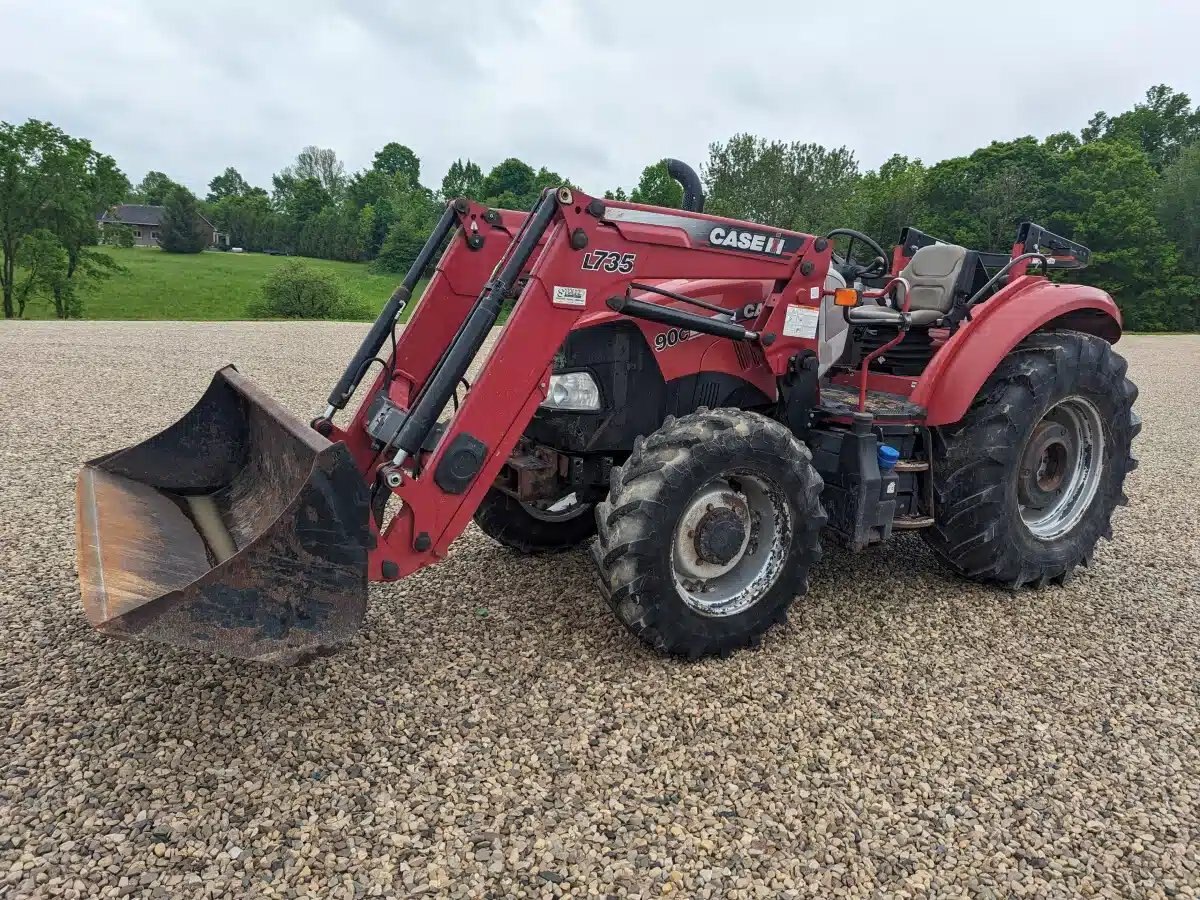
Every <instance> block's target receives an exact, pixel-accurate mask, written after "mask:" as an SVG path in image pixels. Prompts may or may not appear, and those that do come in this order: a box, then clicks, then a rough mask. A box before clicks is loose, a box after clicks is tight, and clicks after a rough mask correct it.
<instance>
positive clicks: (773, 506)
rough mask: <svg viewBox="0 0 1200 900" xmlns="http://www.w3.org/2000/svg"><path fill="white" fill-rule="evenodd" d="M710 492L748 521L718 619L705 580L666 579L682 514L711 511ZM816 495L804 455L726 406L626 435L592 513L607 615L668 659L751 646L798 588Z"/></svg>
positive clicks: (812, 555) (777, 432) (786, 437)
mask: <svg viewBox="0 0 1200 900" xmlns="http://www.w3.org/2000/svg"><path fill="white" fill-rule="evenodd" d="M714 485H717V486H718V487H717V488H715V489H716V490H720V491H726V492H727V496H729V497H731V498H732V500H733V502H734V503H735V505H736V503H737V502H742V501H744V502H745V504H746V505H745V509H746V516H745V519H743V521H747V520H748V521H749V523H750V524H749V525H748V526H747V527H746V528H745V529H744V531H743V532H742V537H741V538H738V539H737V540H741V541H742V544H741V546H742V550H741V554H742V555H740V556H736V560H737V561H736V562H735V563H734V564H733V565H734V569H733V570H732V571H731V572H730V573H729V576H730V578H731V579H734V575H735V573H737V572H738V571H739V569H738V567H740V566H742V565H743V563H745V564H746V565H747V566H748V567H749V568H747V569H746V570H745V571H746V572H747V573H748V574H744V575H740V576H738V577H740V578H741V579H743V581H744V585H743V586H742V587H740V588H739V587H738V585H739V584H742V582H740V581H737V580H731V581H730V582H728V583H729V584H731V585H732V587H730V588H729V589H728V590H730V591H731V594H730V597H731V599H730V601H729V604H728V605H727V606H726V607H721V608H720V611H714V610H716V609H717V607H716V606H714V607H706V606H705V605H704V601H703V597H704V593H703V592H704V591H705V590H707V589H708V588H707V587H705V585H707V584H709V583H712V582H698V581H689V580H688V579H687V578H683V579H682V581H681V580H680V576H679V575H678V573H677V571H676V565H677V561H678V560H679V556H678V553H679V550H678V547H677V539H679V537H680V535H681V534H683V533H684V531H683V529H685V528H686V527H687V524H688V520H687V519H686V516H688V515H693V516H694V515H696V513H695V512H694V510H696V509H698V508H699V509H701V510H702V509H704V508H707V509H709V510H710V511H711V510H712V507H711V506H708V507H704V506H703V498H705V497H707V496H708V495H707V494H706V493H705V492H706V491H712V490H714ZM722 486H723V487H722ZM821 488H822V482H821V478H820V476H819V475H818V474H817V472H816V470H814V469H813V467H812V462H811V456H810V454H809V451H808V448H806V447H805V446H804V445H803V444H802V443H800V442H799V441H798V440H797V439H796V438H795V437H794V436H793V435H792V434H791V432H790V431H788V430H787V429H786V428H784V427H783V426H782V425H780V424H779V423H778V422H775V421H773V420H771V419H768V418H766V417H765V416H761V415H758V414H757V413H751V412H745V411H742V410H737V409H718V410H712V411H709V410H703V409H702V410H699V411H697V412H695V413H693V414H691V415H688V416H684V417H682V418H680V419H675V418H674V417H670V416H668V417H667V419H666V421H665V422H664V423H663V426H662V427H661V428H660V429H659V430H658V431H656V432H655V433H654V434H652V435H650V436H649V437H648V438H645V439H642V438H638V440H637V442H636V443H635V444H634V450H633V453H632V455H631V456H630V457H629V459H628V460H627V461H626V463H625V465H624V466H622V467H620V468H619V469H618V468H614V469H613V471H612V476H611V481H610V489H609V495H608V499H607V500H606V501H605V502H603V503H600V504H599V505H597V507H596V520H597V524H598V535H597V539H596V543H595V545H594V546H593V556H594V557H595V560H596V564H597V567H598V568H599V571H600V579H601V586H602V589H603V591H604V593H605V594H606V595H607V596H608V600H609V604H610V605H611V607H612V609H613V611H614V613H616V615H617V618H619V619H620V620H621V621H622V622H623V623H624V624H625V626H626V627H627V628H628V629H629V630H630V631H632V632H633V633H634V634H635V635H636V636H637V637H638V638H639V639H640V640H642V641H643V642H645V643H646V644H649V645H650V646H651V647H653V648H654V649H656V650H658V651H660V652H663V653H669V654H672V655H678V656H686V657H689V658H697V657H701V656H709V655H722V656H724V655H727V654H729V653H731V652H732V651H734V650H737V649H739V648H742V647H754V646H757V645H758V643H759V642H760V640H761V639H762V635H763V634H764V632H766V630H767V629H768V628H770V627H771V626H772V625H774V624H775V623H776V622H780V621H783V620H784V618H785V617H786V614H787V609H788V607H789V606H790V605H791V603H792V600H793V599H794V598H795V597H796V596H798V595H802V594H804V593H805V592H806V590H807V589H808V573H809V569H810V567H811V566H812V565H813V563H815V562H816V561H817V560H818V559H819V558H820V555H821V545H820V538H819V535H820V531H821V528H822V527H823V526H824V524H825V520H826V517H825V513H824V510H823V509H822V508H821V502H820V496H821ZM698 496H699V497H701V498H702V499H701V500H700V501H699V502H700V503H701V506H700V507H697V505H696V504H697V502H698V501H697V500H696V498H697V497H698ZM739 497H740V498H741V501H739V500H738V498H739ZM748 497H750V498H752V499H753V503H752V502H751V500H748V499H746V498H748ZM754 503H757V504H758V506H757V507H755V506H754V505H753V504H754ZM764 504H767V505H768V506H767V508H769V509H770V510H771V511H772V512H771V514H770V515H769V516H768V518H769V524H764V523H763V522H762V519H763V518H764V517H763V516H762V515H760V514H759V513H758V512H755V511H754V510H755V509H757V508H762V507H763V506H764ZM722 512H723V510H722ZM681 520H682V521H681ZM739 527H740V526H739ZM700 530H701V529H700V528H699V527H697V528H696V529H694V530H689V531H688V532H687V533H688V534H689V535H691V534H695V533H698V532H699V531H700ZM688 540H692V538H688ZM694 540H695V541H699V538H695V539H694ZM734 543H736V541H735V542H734ZM696 546H697V547H699V544H698V543H697V544H696ZM697 552H699V550H697ZM747 554H749V555H747ZM756 554H758V556H755V555H756ZM762 554H769V555H768V556H763V555H762ZM698 564H699V565H709V563H708V562H702V563H698ZM723 564H726V565H727V564H728V561H727V560H726V561H725V562H724V563H723ZM722 577H724V576H722ZM682 585H690V587H691V589H689V587H686V586H682ZM693 589H694V590H698V591H699V592H700V593H699V594H694V593H693V592H692V590H693ZM697 597H700V598H701V599H700V600H697Z"/></svg>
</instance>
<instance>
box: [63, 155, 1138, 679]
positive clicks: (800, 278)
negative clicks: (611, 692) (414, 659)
mask: <svg viewBox="0 0 1200 900" xmlns="http://www.w3.org/2000/svg"><path fill="white" fill-rule="evenodd" d="M670 168H671V171H672V174H674V175H675V177H677V178H678V179H679V180H680V181H681V182H682V183H683V184H684V187H685V209H683V210H675V209H661V208H654V207H647V206H642V205H639V204H633V203H624V202H616V201H605V200H600V199H598V198H593V197H589V196H587V195H584V194H582V193H580V192H578V191H575V190H573V189H570V188H566V187H563V188H558V189H556V190H547V191H546V192H545V193H544V194H543V195H542V196H541V198H540V199H539V201H538V203H537V204H536V206H535V207H534V209H533V210H532V211H531V212H529V213H520V212H513V211H507V210H496V209H489V208H486V207H484V206H482V205H480V204H478V203H475V202H473V201H471V200H467V199H458V200H455V201H453V202H451V203H449V204H447V206H446V208H445V210H444V212H443V214H442V216H441V218H440V220H439V222H438V224H437V226H436V227H435V229H434V231H433V233H432V234H431V235H430V236H429V238H428V240H427V241H426V244H425V246H424V247H423V248H422V250H421V252H420V254H419V255H418V257H417V259H416V261H415V262H414V264H413V266H412V268H411V269H410V271H409V272H408V274H407V275H406V277H405V279H404V281H403V283H402V284H401V285H400V287H399V288H397V290H396V292H395V293H394V294H393V296H392V297H391V299H390V300H389V301H388V303H387V304H386V305H385V307H384V309H383V311H382V312H381V314H380V315H379V317H378V319H377V320H376V321H375V323H374V324H373V325H372V327H371V328H370V330H369V331H368V333H367V335H366V336H365V337H364V339H363V342H362V344H361V346H360V348H359V350H358V351H357V353H356V354H355V355H354V357H353V358H352V359H351V360H350V362H349V363H348V365H347V366H346V368H345V371H344V373H343V375H342V377H341V378H340V379H339V381H338V383H337V384H336V386H335V387H334V389H333V391H332V392H331V393H330V396H329V398H328V402H327V405H326V408H325V409H324V411H323V412H322V413H321V414H320V415H319V416H318V417H317V418H315V419H313V420H312V421H311V422H308V423H305V422H302V421H300V420H298V419H296V418H294V417H293V416H292V415H291V414H290V413H288V412H287V411H285V410H284V409H282V408H281V407H280V406H279V405H278V404H277V403H275V402H274V401H273V400H271V398H269V397H268V396H266V395H264V394H263V392H262V391H260V390H259V389H258V388H257V387H256V386H255V385H254V383H253V382H252V381H251V380H250V379H248V378H246V377H245V376H243V375H242V374H241V373H239V372H238V371H237V370H236V369H234V368H233V367H227V368H225V369H222V370H221V371H219V372H218V373H217V375H216V376H215V377H214V379H213V382H212V384H211V385H210V387H209V389H208V391H207V392H206V393H205V395H204V396H203V397H202V398H201V400H200V402H199V403H198V404H197V406H196V407H195V408H193V409H192V410H191V411H190V412H188V413H187V414H186V415H185V416H184V417H183V418H182V419H181V420H180V421H179V422H178V423H176V424H175V425H173V426H171V427H170V428H168V429H167V430H166V431H164V432H163V433H162V434H159V435H157V436H155V437H152V438H150V439H149V440H147V441H145V442H143V443H141V444H138V445H136V446H134V447H131V448H128V449H125V450H119V451H117V452H115V453H110V454H108V455H105V456H102V457H100V458H99V459H96V460H93V461H91V462H89V463H87V464H86V465H85V466H84V469H83V471H82V472H81V474H80V477H79V481H78V486H77V506H78V551H79V572H80V581H81V593H82V600H83V606H84V610H85V613H86V615H87V617H88V619H89V621H90V622H91V623H92V624H93V625H94V626H96V627H97V628H98V629H99V630H101V631H102V632H105V633H107V634H113V635H121V636H134V637H143V638H148V639H152V640H157V641H161V642H165V643H168V644H174V645H177V646H182V647H190V648H195V649H202V650H210V651H215V652H219V653H224V654H228V655H232V656H238V657H244V658H248V659H254V660H259V661H264V662H273V663H278V664H290V663H293V662H296V661H298V660H301V659H304V658H306V657H310V656H313V655H319V654H322V653H326V652H329V651H331V650H333V649H335V648H336V647H337V646H338V645H340V644H343V643H345V642H346V641H347V640H349V639H350V637H351V636H352V635H353V634H354V632H355V630H356V629H357V628H358V626H359V625H360V623H361V621H362V618H363V615H364V611H365V606H366V597H367V583H368V582H369V581H395V580H397V579H400V578H404V577H405V576H407V575H410V574H411V573H413V572H415V571H417V570H419V569H421V568H423V567H425V566H427V565H430V564H432V563H435V562H437V561H438V560H439V559H440V558H442V557H443V556H444V555H445V554H446V553H447V552H448V549H449V547H450V544H451V542H452V541H453V540H454V539H455V538H456V537H457V536H458V535H459V534H461V533H462V531H463V530H464V529H465V528H466V527H467V525H468V524H469V523H470V522H471V520H472V519H474V520H475V521H476V523H478V525H479V526H480V527H481V528H482V529H483V530H484V531H485V532H486V533H487V534H489V535H491V536H492V537H494V538H495V539H496V540H498V541H499V542H500V543H502V544H504V545H507V546H508V547H511V548H513V549H514V550H517V551H522V552H535V551H541V550H559V549H565V548H569V547H574V546H576V545H580V544H585V543H586V544H587V545H588V546H589V549H590V551H591V554H592V557H593V559H594V560H595V563H596V566H597V570H598V576H599V578H598V580H599V584H600V588H601V593H602V594H603V595H604V596H605V597H606V598H607V600H608V602H609V604H610V605H611V607H612V609H613V611H614V613H615V614H616V616H617V617H618V618H619V619H620V620H621V621H622V622H623V623H624V624H625V625H626V626H627V627H628V628H629V629H630V630H631V631H632V632H633V633H634V634H635V635H637V636H638V637H639V638H640V639H641V640H643V641H644V642H646V643H647V644H649V645H651V646H653V647H654V648H656V649H658V650H660V651H662V652H666V653H671V654H675V655H681V656H688V657H698V656H705V655H725V654H727V653H729V652H731V651H733V650H736V649H738V648H741V647H748V646H754V645H756V644H757V643H758V642H759V641H760V640H761V638H762V636H763V634H764V633H765V632H766V630H767V629H769V628H770V627H771V625H772V624H774V623H775V622H778V621H780V620H782V619H783V618H784V616H785V615H786V612H787V609H788V607H789V606H790V604H791V603H792V602H793V601H794V599H795V598H796V597H797V596H800V595H802V594H804V593H805V591H806V589H807V581H808V576H809V572H810V570H811V567H812V566H813V565H814V564H815V563H816V561H817V560H818V558H819V556H820V550H821V544H820V540H821V537H822V536H827V537H829V538H832V539H836V540H839V541H841V542H843V543H845V544H847V545H848V546H850V547H852V548H854V549H862V548H864V547H867V546H869V545H872V544H875V543H879V542H881V541H884V540H887V539H888V538H889V537H891V536H892V535H893V534H894V533H896V532H901V531H907V530H913V531H920V532H921V533H922V534H923V535H924V536H925V538H926V540H927V541H928V542H929V544H930V546H931V547H932V548H933V549H934V551H935V552H936V553H937V554H938V555H939V556H940V557H941V558H942V559H943V560H944V561H945V562H946V563H947V564H948V565H949V566H950V567H952V568H953V569H955V570H956V571H958V572H960V573H961V574H963V575H965V576H967V577H970V578H974V579H977V580H981V581H986V582H993V583H999V584H1003V585H1007V586H1010V587H1019V586H1021V585H1025V584H1042V583H1044V582H1046V581H1050V580H1053V581H1065V580H1066V579H1067V578H1069V577H1070V575H1071V573H1072V571H1073V570H1074V569H1075V567H1076V566H1078V565H1080V564H1086V563H1087V562H1088V561H1089V560H1090V558H1091V555H1092V553H1093V550H1094V547H1095V545H1096V542H1097V541H1098V539H1099V538H1100V537H1101V536H1111V530H1110V524H1109V523H1110V517H1111V514H1112V512H1113V509H1114V507H1115V506H1116V505H1119V504H1120V503H1121V502H1123V500H1124V493H1123V484H1124V479H1125V475H1126V473H1127V472H1128V471H1129V470H1130V469H1132V468H1133V465H1134V463H1133V460H1132V456H1131V454H1130V444H1131V441H1132V439H1133V437H1134V436H1135V435H1136V433H1137V431H1138V429H1139V427H1140V423H1139V421H1138V419H1137V416H1136V414H1135V413H1134V412H1133V410H1132V403H1133V400H1134V398H1135V397H1136V389H1135V388H1134V387H1133V385H1132V383H1131V382H1129V381H1128V380H1127V379H1126V377H1125V364H1124V361H1123V360H1121V358H1120V357H1119V356H1117V355H1116V354H1115V353H1114V352H1113V350H1112V349H1111V345H1112V344H1113V343H1115V341H1116V340H1117V339H1118V338H1119V337H1120V328H1121V326H1120V314H1119V312H1118V311H1117V308H1116V305H1115V304H1114V303H1113V301H1112V299H1111V298H1110V297H1109V296H1108V295H1107V294H1105V293H1104V292H1102V291H1100V290H1098V289H1095V288H1090V287H1085V286H1080V285H1072V284H1063V283H1059V282H1056V281H1052V280H1050V279H1049V278H1048V273H1049V272H1051V271H1053V270H1055V269H1058V270H1069V269H1074V268H1079V267H1082V266H1083V265H1085V264H1086V262H1087V257H1088V252H1087V250H1086V248H1083V247H1081V246H1079V245H1077V244H1074V243H1072V242H1071V241H1069V240H1066V239H1064V238H1062V237H1060V236H1058V235H1054V234H1052V233H1050V232H1048V231H1046V230H1045V229H1042V228H1040V227H1038V226H1036V225H1032V224H1028V223H1027V224H1026V225H1023V226H1022V228H1021V231H1020V232H1019V234H1018V236H1017V240H1016V242H1015V243H1014V246H1013V248H1012V251H1011V252H1010V253H1009V254H1004V255H1001V254H993V253H983V252H977V251H971V250H968V249H966V248H963V247H958V246H956V245H953V244H948V243H945V242H941V241H937V240H936V239H933V238H930V237H928V236H927V235H924V234H922V233H921V232H919V231H917V230H916V229H911V228H910V229H906V230H905V233H904V234H903V235H902V236H901V242H900V244H899V245H898V246H897V247H896V248H895V250H894V251H893V252H892V253H891V254H888V253H886V251H884V249H883V248H882V247H880V246H879V245H878V244H876V243H875V242H874V241H873V240H872V239H871V238H870V237H868V236H866V235H863V234H861V233H859V232H855V231H852V230H848V229H838V230H837V231H835V232H831V233H830V234H829V235H825V236H816V235H808V234H803V233H800V232H794V231H787V230H781V229H775V228H770V227H766V226H762V225H758V224H755V223H751V222H741V221H736V220H731V219H726V218H721V217H715V216H710V215H706V214H705V213H704V212H703V195H702V193H701V191H700V188H699V180H698V179H697V178H696V176H695V173H694V172H692V171H691V170H690V169H689V168H688V167H686V166H684V165H683V164H681V163H678V162H675V161H672V162H671V165H670ZM856 244H857V245H858V246H859V253H857V254H856V253H855V251H854V247H855V245H856ZM843 245H844V249H842V247H843ZM863 247H865V248H866V249H867V254H866V256H865V258H863V259H861V260H860V259H859V257H860V256H861V255H862V252H861V251H862V248H863ZM430 270H432V277H431V278H430V281H429V283H428V285H427V287H426V289H425V291H424V294H423V296H422V298H421V301H420V303H419V304H418V305H417V307H416V309H415V311H414V313H413V315H412V318H411V321H410V322H409V323H408V325H407V326H406V327H405V328H404V329H403V330H402V331H401V330H399V329H398V328H397V321H398V318H399V316H400V314H401V312H402V311H403V310H404V308H405V306H406V305H407V304H408V302H409V301H410V299H411V296H412V293H413V291H414V290H415V289H416V286H417V284H418V282H419V281H420V280H421V279H422V278H423V277H424V276H425V275H426V274H427V273H428V272H429V271H430ZM506 309H507V310H509V313H508V318H507V322H506V323H505V325H504V327H503V328H502V329H501V330H500V331H499V332H498V333H497V334H495V337H494V340H493V341H492V343H491V346H490V348H486V345H487V343H488V338H489V336H490V335H492V334H493V329H494V327H495V326H496V324H497V322H498V321H499V319H500V317H501V314H502V311H503V310H506ZM389 344H390V347H391V349H390V352H382V351H384V350H385V347H388V346H389ZM381 352H382V355H381ZM473 363H477V364H478V373H477V374H476V376H475V377H474V380H473V381H470V380H468V379H469V372H470V370H471V367H472V364H473ZM368 376H370V384H369V387H367V388H366V389H365V396H364V397H363V399H362V402H361V403H360V404H359V405H358V406H357V409H356V410H355V411H354V413H353V414H352V415H351V416H350V417H349V420H348V421H347V422H346V423H345V424H344V425H339V424H337V423H336V422H335V418H337V417H339V416H340V415H342V413H343V410H345V409H346V407H347V406H348V404H349V402H350V400H351V399H352V398H353V397H354V395H355V394H356V393H358V392H359V391H360V389H362V388H363V384H364V382H366V381H368Z"/></svg>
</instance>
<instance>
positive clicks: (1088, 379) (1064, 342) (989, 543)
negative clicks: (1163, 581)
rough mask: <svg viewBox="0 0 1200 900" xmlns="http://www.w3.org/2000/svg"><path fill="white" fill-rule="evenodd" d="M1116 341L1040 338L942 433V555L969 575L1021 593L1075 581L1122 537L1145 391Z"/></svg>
mask: <svg viewBox="0 0 1200 900" xmlns="http://www.w3.org/2000/svg"><path fill="white" fill-rule="evenodd" d="M1126 369H1127V364H1126V362H1125V360H1124V359H1122V358H1121V357H1120V356H1118V355H1117V354H1116V353H1115V352H1113V349H1112V347H1111V346H1110V345H1109V344H1108V342H1107V341H1105V340H1103V339H1101V338H1098V337H1095V336H1093V335H1089V334H1082V333H1079V332H1073V331H1057V332H1042V333H1037V334H1033V335H1030V336H1029V337H1028V338H1026V339H1025V340H1024V341H1023V342H1022V343H1021V344H1019V345H1018V346H1017V347H1016V348H1015V349H1013V351H1012V352H1011V353H1009V355H1008V356H1006V357H1005V358H1004V360H1003V361H1002V362H1001V363H1000V365H999V366H997V367H996V371H995V372H994V373H993V374H992V376H991V377H990V378H989V379H988V381H987V382H986V383H985V384H984V386H983V388H982V389H981V390H980V392H979V394H978V395H977V396H976V397H975V400H974V402H973V403H972V405H971V408H970V409H969V410H968V411H967V413H966V415H964V416H963V418H962V419H961V420H960V421H959V422H956V423H955V424H953V425H949V426H944V427H941V428H938V429H935V430H934V436H933V453H932V456H933V460H932V462H933V466H932V469H933V484H934V501H935V518H936V521H935V524H934V527H933V528H930V529H926V530H925V531H924V532H923V534H924V537H925V540H926V542H927V543H928V544H929V546H930V547H931V548H932V549H933V551H934V552H935V553H936V554H937V555H938V556H939V557H940V558H941V559H942V560H943V561H944V562H945V563H946V564H948V565H949V566H950V567H951V568H953V569H954V570H955V571H957V572H959V573H960V574H962V575H965V576H966V577H968V578H972V579H975V580H977V581H983V582H998V583H1001V584H1004V585H1007V586H1010V587H1013V588H1017V587H1020V586H1021V585H1024V584H1029V583H1035V584H1039V585H1040V584H1044V583H1046V582H1047V581H1057V582H1059V583H1063V582H1065V581H1066V580H1067V579H1068V578H1070V576H1071V573H1072V572H1073V571H1074V569H1075V568H1076V567H1077V566H1079V565H1081V564H1082V565H1087V564H1088V563H1089V562H1090V561H1091V558H1092V554H1093V553H1094V551H1095V547H1096V543H1097V542H1098V541H1099V539H1100V538H1101V537H1106V538H1110V539H1111V538H1112V528H1111V524H1110V520H1111V518H1112V513H1113V510H1114V509H1115V508H1116V507H1117V506H1118V505H1124V504H1125V503H1126V502H1127V501H1126V497H1125V494H1124V491H1123V486H1124V482H1125V476H1126V474H1127V473H1128V472H1130V471H1132V470H1133V468H1134V467H1135V466H1136V465H1137V463H1136V461H1135V460H1134V459H1133V457H1132V455H1131V452H1130V447H1131V443H1132V441H1133V438H1134V437H1135V436H1136V435H1137V433H1138V431H1140V430H1141V422H1140V420H1139V419H1138V417H1137V414H1136V413H1134V412H1133V402H1134V400H1135V399H1136V398H1137V387H1136V386H1135V385H1134V384H1133V382H1131V381H1130V380H1129V379H1128V378H1126V377H1125V373H1126Z"/></svg>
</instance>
